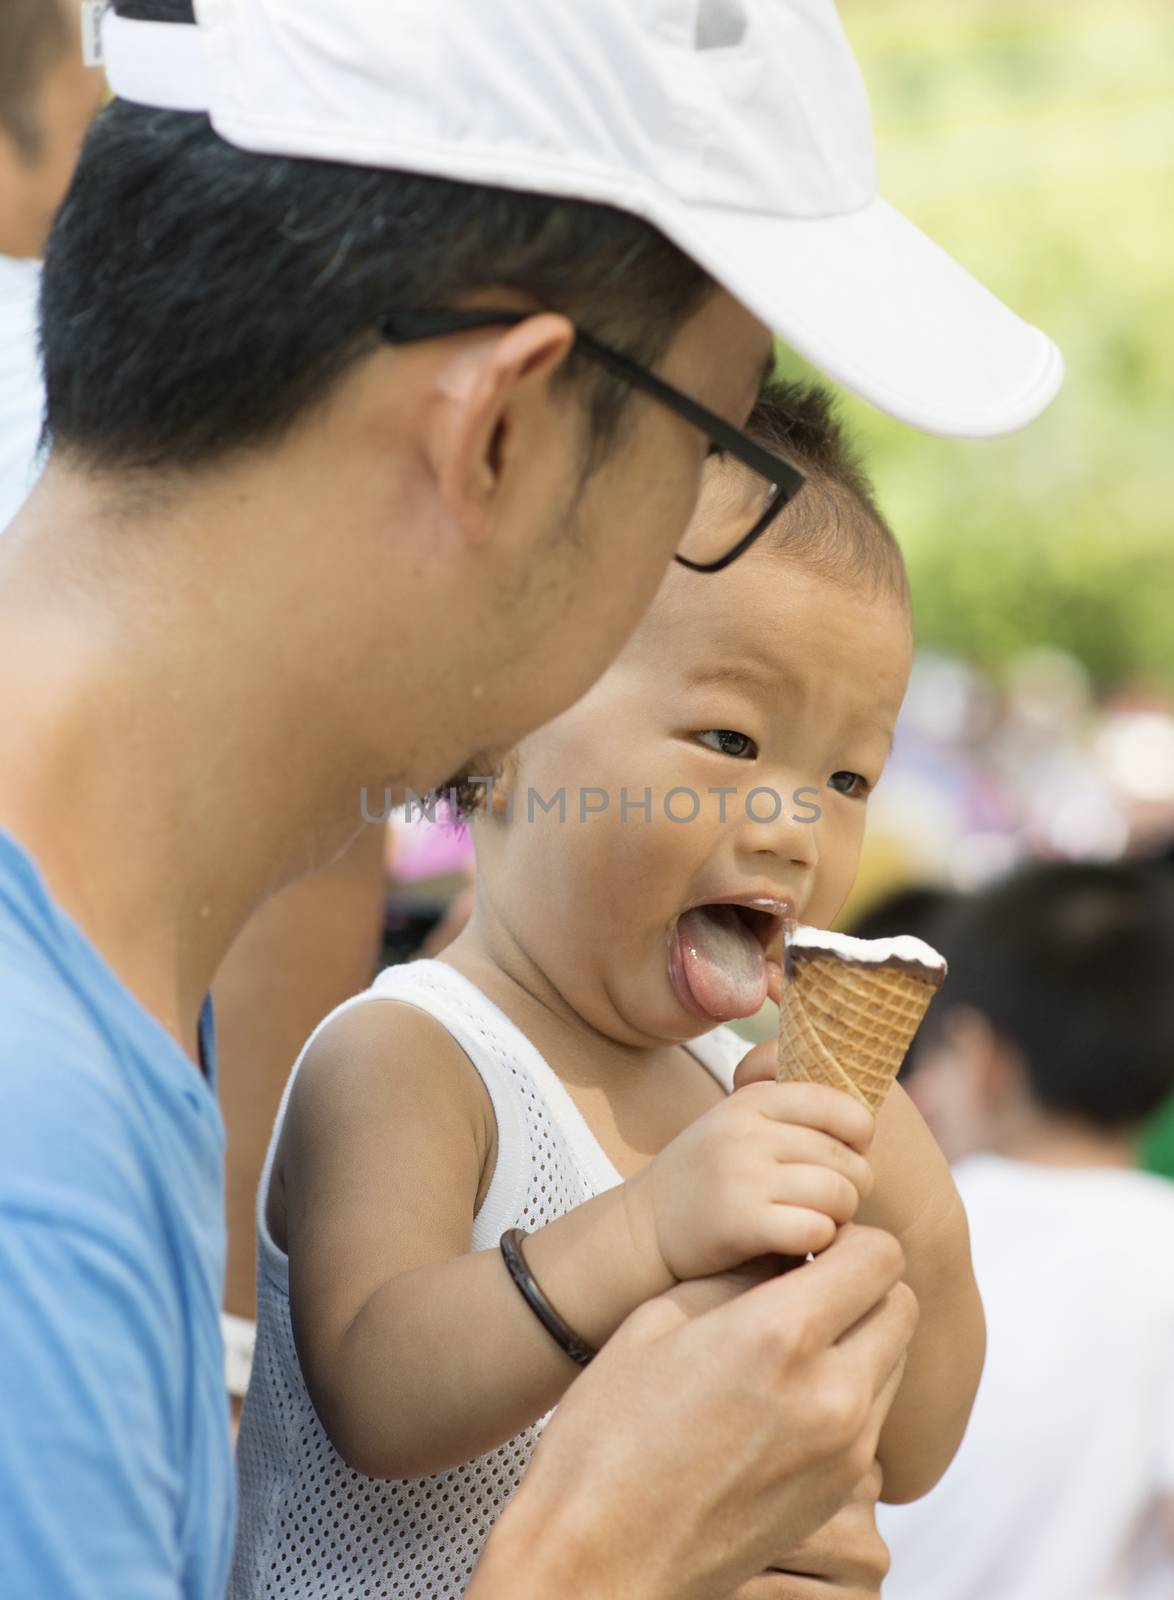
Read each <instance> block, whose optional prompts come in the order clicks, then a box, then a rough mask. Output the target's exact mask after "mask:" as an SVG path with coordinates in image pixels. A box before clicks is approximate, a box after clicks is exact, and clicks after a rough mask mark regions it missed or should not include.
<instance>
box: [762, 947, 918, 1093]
mask: <svg viewBox="0 0 1174 1600" xmlns="http://www.w3.org/2000/svg"><path fill="white" fill-rule="evenodd" d="M945 975H946V963H945V961H944V960H943V959H942V957H941V956H939V955H938V953H937V951H936V950H933V949H931V948H930V946H929V945H927V944H925V943H924V942H923V941H922V940H920V939H913V938H901V939H850V938H848V937H846V936H845V935H843V934H834V933H827V932H824V931H822V930H820V929H815V928H799V929H798V930H797V931H796V933H795V934H794V935H793V936H792V937H791V938H790V939H789V940H788V941H787V955H786V962H785V966H784V976H783V984H782V992H781V995H780V1000H779V1067H778V1076H779V1081H780V1082H784V1081H787V1080H793V1079H800V1080H803V1081H805V1082H808V1083H826V1084H830V1085H831V1087H832V1088H833V1089H843V1090H845V1091H846V1092H847V1093H848V1094H851V1095H853V1096H855V1098H856V1099H857V1100H860V1101H862V1102H863V1104H864V1105H866V1106H867V1107H868V1109H869V1110H870V1111H871V1112H873V1114H874V1115H875V1113H876V1112H877V1111H879V1110H880V1107H881V1104H882V1102H883V1101H884V1098H885V1096H886V1095H887V1094H888V1092H889V1088H890V1086H891V1085H892V1082H893V1080H894V1078H895V1077H896V1076H897V1070H898V1068H899V1067H900V1065H901V1062H902V1061H903V1060H904V1058H905V1052H906V1051H907V1050H908V1048H909V1044H910V1041H911V1040H912V1038H913V1035H914V1034H915V1033H916V1032H917V1028H918V1025H919V1024H920V1022H921V1019H922V1017H924V1015H925V1011H926V1007H927V1006H928V1005H929V1003H930V1001H931V1000H932V999H933V997H934V995H935V994H936V993H937V991H938V989H939V988H940V987H941V983H942V980H943V978H944V977H945Z"/></svg>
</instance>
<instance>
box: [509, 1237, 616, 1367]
mask: <svg viewBox="0 0 1174 1600" xmlns="http://www.w3.org/2000/svg"><path fill="white" fill-rule="evenodd" d="M525 1237H526V1230H525V1229H524V1228H510V1229H509V1231H508V1232H507V1233H503V1234H502V1236H501V1254H502V1258H503V1260H504V1261H505V1264H506V1266H507V1267H508V1269H509V1274H510V1277H511V1278H512V1279H513V1280H514V1282H515V1283H516V1284H517V1286H518V1290H519V1292H520V1293H521V1296H522V1299H523V1300H524V1301H525V1302H526V1304H527V1305H528V1306H529V1307H530V1310H531V1311H532V1312H533V1313H534V1315H535V1316H536V1317H537V1318H538V1320H539V1322H540V1323H541V1324H542V1326H543V1327H544V1328H545V1329H546V1331H547V1333H549V1335H550V1337H551V1338H552V1339H553V1340H554V1342H555V1343H556V1344H557V1345H560V1346H561V1347H562V1349H564V1350H565V1351H566V1353H567V1354H568V1355H569V1356H570V1358H571V1360H572V1361H577V1362H578V1363H579V1365H580V1366H581V1367H585V1366H586V1365H587V1363H588V1362H589V1361H590V1360H591V1358H592V1356H593V1355H595V1354H596V1352H595V1351H594V1350H593V1349H592V1348H591V1346H590V1345H589V1344H588V1343H587V1342H586V1340H585V1339H580V1337H579V1335H578V1334H577V1333H576V1332H575V1331H574V1329H573V1328H568V1326H567V1324H566V1323H565V1322H564V1321H563V1319H562V1318H561V1317H560V1316H559V1314H558V1312H557V1311H556V1310H555V1309H554V1307H553V1306H552V1305H551V1303H550V1301H549V1300H548V1299H547V1298H546V1296H545V1295H544V1294H543V1292H542V1290H541V1289H540V1288H539V1287H538V1285H537V1284H536V1283H535V1281H534V1279H533V1277H532V1275H531V1273H530V1268H529V1267H528V1266H527V1265H526V1258H525V1256H523V1254H522V1240H523V1239H524V1238H525Z"/></svg>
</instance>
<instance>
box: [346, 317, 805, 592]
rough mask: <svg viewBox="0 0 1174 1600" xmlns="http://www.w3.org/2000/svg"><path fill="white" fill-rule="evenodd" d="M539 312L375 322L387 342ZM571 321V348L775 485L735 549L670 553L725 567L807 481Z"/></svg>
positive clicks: (512, 322)
mask: <svg viewBox="0 0 1174 1600" xmlns="http://www.w3.org/2000/svg"><path fill="white" fill-rule="evenodd" d="M539 314H540V313H539V312H538V311H505V310H500V311H499V310H493V309H485V310H473V309H470V310H463V311H455V310H454V311H387V312H384V314H383V315H382V316H381V317H380V318H379V319H378V322H377V324H376V326H377V327H378V329H379V333H380V336H381V337H382V338H383V339H385V340H386V341H387V343H388V344H396V345H399V344H417V343H421V342H423V341H424V340H425V339H437V338H442V337H443V336H444V335H446V334H450V333H466V332H472V331H475V330H476V329H478V328H513V327H517V326H518V325H519V324H520V323H523V322H528V321H529V320H530V318H531V317H533V316H537V315H539ZM572 326H573V327H574V330H575V341H574V345H573V347H572V348H573V349H575V350H578V351H580V352H581V353H582V354H583V355H586V356H589V357H591V359H592V360H594V361H597V362H598V363H599V365H600V366H602V367H605V368H606V369H607V370H608V371H609V372H611V373H612V374H613V375H614V376H616V377H618V378H622V379H623V380H624V381H625V382H626V383H629V384H631V386H632V387H633V388H634V389H638V390H640V391H641V392H642V393H644V394H647V395H651V397H652V398H653V399H654V400H659V401H660V402H661V404H662V405H665V406H668V408H669V410H670V411H675V412H676V414H677V415H678V416H679V417H683V418H684V419H685V421H686V422H689V423H691V424H692V425H693V427H695V428H698V429H700V431H701V432H702V433H704V434H705V435H706V437H707V438H708V439H709V441H710V443H711V444H712V445H716V446H717V448H718V450H720V451H721V452H722V453H723V454H725V455H729V456H732V457H733V458H734V460H735V461H738V462H740V463H741V464H742V465H743V466H745V467H748V468H750V470H751V471H752V472H756V473H757V474H758V475H759V477H761V478H764V479H765V480H766V481H767V483H769V484H772V485H774V486H775V487H776V488H777V490H778V492H777V494H776V495H775V497H774V499H773V500H772V501H771V503H770V505H769V506H767V508H766V510H765V511H764V512H763V514H762V516H761V517H759V519H758V521H757V522H756V523H755V524H754V526H753V527H752V528H751V529H750V532H749V533H747V534H744V535H743V537H742V538H741V539H739V541H738V543H737V544H736V545H735V546H734V548H733V549H732V550H729V551H727V552H726V554H725V555H724V556H720V557H719V558H718V560H716V561H690V560H689V558H688V557H687V556H683V555H680V554H677V555H675V556H674V557H673V559H674V560H675V561H679V562H680V563H681V565H682V566H683V567H688V568H689V570H690V571H691V572H720V571H721V570H722V569H723V568H724V567H728V566H730V565H731V563H732V562H734V561H737V559H738V557H739V556H741V555H744V554H745V553H746V551H747V550H749V548H750V546H751V545H752V544H754V543H756V542H757V540H758V539H760V538H761V537H762V535H763V534H764V533H765V532H766V530H767V528H769V527H770V525H771V523H772V522H773V521H774V519H775V518H776V517H777V516H778V514H779V512H780V511H782V509H783V507H784V506H786V505H789V504H790V502H791V501H792V500H793V499H794V498H795V496H796V495H797V494H798V493H799V490H800V489H801V488H802V487H803V485H804V483H805V482H806V481H807V480H806V475H805V474H804V473H802V472H800V470H799V468H798V467H796V466H795V465H794V464H793V463H792V462H790V461H786V460H784V459H783V457H782V456H776V455H775V454H773V452H772V451H770V450H766V449H764V448H763V446H762V445H760V444H758V443H757V442H756V441H755V440H753V439H751V438H750V436H749V434H747V433H744V432H743V431H742V429H741V428H735V427H734V426H733V424H732V423H729V422H727V421H726V420H725V418H724V417H719V416H718V415H717V413H716V412H714V411H710V410H709V409H708V407H706V406H703V405H702V404H701V403H700V401H697V400H694V399H692V398H691V397H690V396H689V395H687V394H684V393H682V391H681V390H680V389H677V388H675V387H674V385H673V384H671V383H667V382H666V381H665V379H663V378H660V377H658V376H657V374H656V373H655V372H650V371H649V369H648V368H647V367H645V366H642V365H641V364H640V362H638V361H634V360H633V359H632V357H631V356H626V355H624V354H623V353H622V351H619V350H615V349H613V348H612V346H611V345H608V344H604V343H603V342H602V341H601V340H599V339H596V338H595V337H594V336H593V335H591V334H589V333H585V332H584V330H583V329H582V328H580V327H579V326H578V324H577V323H573V324H572Z"/></svg>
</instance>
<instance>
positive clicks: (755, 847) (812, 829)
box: [738, 787, 819, 871]
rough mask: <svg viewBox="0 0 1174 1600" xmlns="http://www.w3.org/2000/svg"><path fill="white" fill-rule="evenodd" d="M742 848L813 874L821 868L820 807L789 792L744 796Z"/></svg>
mask: <svg viewBox="0 0 1174 1600" xmlns="http://www.w3.org/2000/svg"><path fill="white" fill-rule="evenodd" d="M804 793H805V794H808V793H810V791H804ZM738 848H739V849H740V850H746V851H749V852H752V853H754V854H758V855H769V856H772V857H774V858H775V860H776V861H779V862H783V863H787V864H789V865H792V866H795V867H799V868H802V869H804V870H806V871H812V870H814V868H815V867H817V866H818V865H819V808H818V807H817V806H815V805H813V804H812V803H811V802H810V800H806V799H798V800H797V799H796V798H795V796H794V795H793V794H792V793H791V791H790V790H788V789H782V788H780V789H773V788H769V789H768V788H765V787H764V788H760V789H751V790H750V791H749V792H748V793H747V794H746V795H745V797H744V802H743V815H742V819H741V822H740V825H739V838H738Z"/></svg>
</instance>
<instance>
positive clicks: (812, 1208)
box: [625, 1083, 873, 1279]
mask: <svg viewBox="0 0 1174 1600" xmlns="http://www.w3.org/2000/svg"><path fill="white" fill-rule="evenodd" d="M872 1135H873V1119H872V1117H871V1116H870V1115H869V1113H868V1111H867V1110H866V1109H865V1108H864V1106H862V1105H860V1104H859V1103H858V1102H857V1101H855V1100H853V1099H852V1098H851V1096H849V1095H847V1094H843V1093H841V1092H840V1091H839V1090H838V1089H829V1088H827V1087H826V1086H825V1085H823V1084H818V1083H752V1084H748V1085H747V1086H746V1087H745V1088H742V1089H738V1090H737V1091H736V1092H735V1093H734V1094H732V1095H730V1097H729V1098H728V1099H727V1100H724V1101H723V1102H722V1104H721V1105H718V1106H714V1108H713V1109H712V1110H711V1111H708V1112H706V1114H705V1116H703V1117H700V1118H699V1119H698V1120H697V1121H696V1122H695V1123H693V1124H692V1125H691V1126H690V1127H688V1128H686V1129H685V1131H684V1133H682V1134H680V1135H679V1136H678V1137H677V1138H676V1139H674V1140H673V1142H672V1143H671V1144H670V1145H668V1146H666V1148H665V1149H664V1150H662V1151H661V1153H660V1155H658V1156H657V1157H656V1159H655V1160H654V1161H652V1162H650V1163H649V1165H648V1166H647V1167H646V1168H645V1169H644V1170H643V1171H642V1172H640V1173H638V1174H637V1176H636V1177H635V1178H632V1179H630V1180H629V1182H628V1183H627V1184H626V1185H625V1189H626V1191H627V1193H626V1195H625V1199H626V1201H627V1202H628V1204H629V1208H630V1211H631V1214H632V1221H633V1228H634V1231H635V1232H636V1235H637V1238H638V1240H639V1241H640V1242H641V1243H642V1245H643V1246H644V1247H645V1248H647V1249H649V1250H650V1251H651V1250H655V1251H656V1252H657V1254H658V1255H659V1260H660V1264H661V1265H662V1266H663V1268H664V1269H665V1271H666V1272H667V1273H668V1274H669V1275H671V1276H672V1277H674V1278H676V1279H685V1278H699V1277H705V1276H707V1275H708V1274H710V1273H715V1272H725V1271H727V1270H728V1269H729V1268H731V1267H736V1266H739V1265H741V1263H742V1262H744V1261H752V1260H753V1259H754V1258H755V1257H756V1256H764V1255H788V1256H805V1255H806V1254H807V1253H808V1252H809V1251H811V1252H813V1253H814V1252H817V1251H820V1250H823V1249H826V1247H827V1246H828V1245H829V1244H831V1242H832V1240H833V1239H834V1238H835V1236H836V1229H837V1228H838V1227H839V1226H840V1225H841V1224H842V1223H845V1222H850V1221H851V1220H852V1218H853V1217H854V1216H855V1214H856V1208H857V1207H858V1206H859V1204H860V1202H861V1200H862V1199H863V1198H864V1197H865V1196H866V1195H867V1194H868V1192H869V1190H870V1189H871V1187H872V1170H871V1168H870V1166H869V1164H868V1161H867V1160H866V1158H865V1157H866V1152H867V1150H868V1148H869V1146H870V1144H871V1142H872ZM654 1259H655V1258H654Z"/></svg>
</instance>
